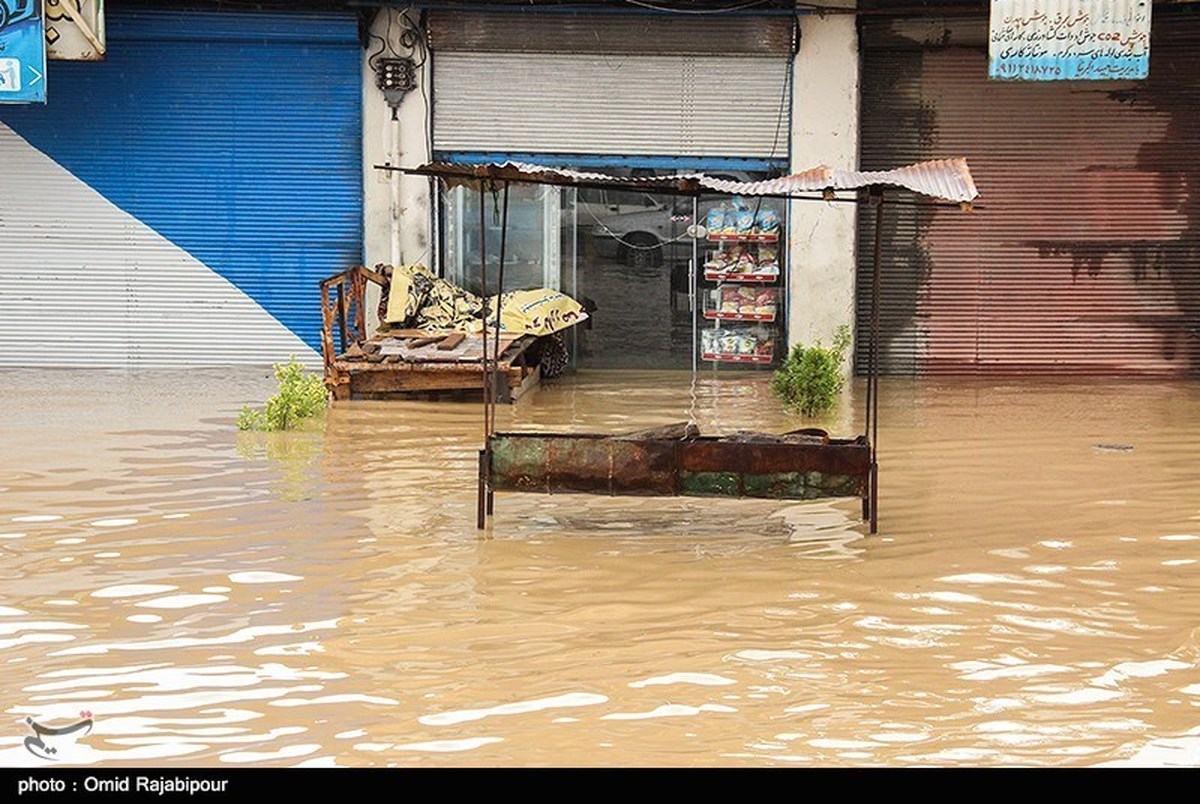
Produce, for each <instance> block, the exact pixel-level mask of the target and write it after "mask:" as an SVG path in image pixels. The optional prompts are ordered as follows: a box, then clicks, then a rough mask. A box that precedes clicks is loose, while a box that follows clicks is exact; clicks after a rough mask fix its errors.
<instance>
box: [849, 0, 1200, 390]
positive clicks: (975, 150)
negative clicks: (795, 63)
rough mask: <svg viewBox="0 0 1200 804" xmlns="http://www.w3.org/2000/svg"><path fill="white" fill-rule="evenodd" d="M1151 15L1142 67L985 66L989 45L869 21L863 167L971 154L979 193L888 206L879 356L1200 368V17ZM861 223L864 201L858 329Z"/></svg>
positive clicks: (900, 361) (1042, 368)
mask: <svg viewBox="0 0 1200 804" xmlns="http://www.w3.org/2000/svg"><path fill="white" fill-rule="evenodd" d="M1155 14H1156V20H1155V30H1154V38H1153V44H1152V47H1151V71H1150V78H1149V80H1147V81H1142V82H1070V83H1065V82H1045V83H1040V82H1036V83H1035V82H1020V83H1018V82H1012V83H1009V82H995V81H989V80H988V79H987V55H986V50H985V49H984V48H983V47H982V46H980V47H936V46H924V47H911V48H904V47H895V46H893V47H887V46H873V45H872V42H873V41H874V37H872V36H871V35H870V34H871V32H870V31H868V32H867V34H868V35H867V36H866V37H865V39H864V42H865V43H866V45H867V46H866V47H865V55H864V70H863V107H862V108H863V139H862V164H863V167H864V168H865V169H875V168H883V167H890V166H894V165H896V164H903V163H907V162H911V161H914V160H917V159H929V158H939V157H944V156H952V155H953V156H966V157H967V159H968V161H969V163H970V165H971V170H972V173H973V174H974V176H975V178H976V181H977V183H978V185H979V188H980V193H981V197H980V199H979V202H980V204H981V205H982V206H983V207H984V208H983V209H981V210H979V211H977V212H976V213H974V214H971V215H963V214H961V213H958V212H956V211H954V210H937V211H930V210H918V209H914V208H905V207H895V208H890V209H889V210H888V213H889V219H888V224H887V225H886V226H885V244H886V245H885V270H884V283H883V284H884V287H883V292H882V294H881V302H882V310H883V330H884V349H883V351H882V355H883V368H884V370H886V371H888V372H891V373H929V374H937V373H989V372H994V373H1005V372H1012V373H1016V372H1022V373H1041V374H1112V375H1157V376H1170V375H1185V374H1192V373H1196V372H1197V371H1198V370H1200V248H1197V246H1198V245H1200V205H1197V204H1196V202H1195V201H1194V200H1192V199H1191V197H1190V189H1189V188H1195V187H1198V186H1200V175H1198V173H1200V168H1197V167H1196V166H1195V165H1196V163H1195V160H1194V154H1195V153H1197V146H1198V145H1200V122H1198V121H1200V90H1198V89H1197V88H1196V86H1195V84H1194V81H1195V76H1197V75H1200V48H1198V47H1197V44H1200V24H1198V23H1197V21H1196V19H1195V17H1194V15H1191V16H1178V15H1169V14H1160V13H1159V11H1158V9H1156V11H1155ZM880 38H882V37H880ZM933 38H934V39H936V37H933ZM869 237H870V215H864V216H862V224H861V229H860V249H859V251H860V269H859V287H860V288H861V289H862V290H861V291H860V294H859V326H860V328H862V329H860V331H863V332H865V331H866V329H865V327H866V326H867V322H868V314H867V311H868V309H869V303H870V280H869V276H870V254H871V250H870V247H869V244H870V240H869ZM864 342H865V339H864ZM864 361H865V354H860V355H859V366H860V368H861V367H863V365H864Z"/></svg>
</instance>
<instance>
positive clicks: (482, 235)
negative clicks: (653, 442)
mask: <svg viewBox="0 0 1200 804" xmlns="http://www.w3.org/2000/svg"><path fill="white" fill-rule="evenodd" d="M483 199H484V189H483V182H480V183H479V284H480V290H481V293H480V295H481V296H483V330H482V331H481V332H480V339H481V340H482V342H483V349H482V365H481V366H480V368H481V369H482V370H481V372H480V374H481V375H482V377H483V449H481V450H480V451H479V492H478V499H477V500H476V524H477V525H478V527H479V529H480V530H482V529H483V525H484V517H485V515H486V505H487V494H488V487H489V486H490V485H491V484H489V483H488V469H489V466H488V464H489V463H490V461H489V460H488V458H489V454H488V450H489V449H490V448H491V439H490V438H489V436H490V435H491V433H490V432H489V426H490V424H491V415H490V411H489V408H488V403H489V402H490V400H491V376H492V375H491V373H490V372H489V371H488V348H487V341H488V339H487V315H488V305H487V290H488V285H487V216H486V215H485V210H484V203H483Z"/></svg>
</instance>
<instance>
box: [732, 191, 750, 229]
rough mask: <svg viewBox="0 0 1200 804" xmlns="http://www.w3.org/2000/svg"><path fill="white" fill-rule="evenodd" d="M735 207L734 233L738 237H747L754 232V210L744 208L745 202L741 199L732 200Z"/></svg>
mask: <svg viewBox="0 0 1200 804" xmlns="http://www.w3.org/2000/svg"><path fill="white" fill-rule="evenodd" d="M734 203H735V204H736V205H737V213H736V218H735V221H736V226H737V228H736V232H737V234H740V235H748V234H750V233H752V232H753V231H754V210H752V209H750V207H748V206H746V202H745V201H742V199H740V198H737V199H734Z"/></svg>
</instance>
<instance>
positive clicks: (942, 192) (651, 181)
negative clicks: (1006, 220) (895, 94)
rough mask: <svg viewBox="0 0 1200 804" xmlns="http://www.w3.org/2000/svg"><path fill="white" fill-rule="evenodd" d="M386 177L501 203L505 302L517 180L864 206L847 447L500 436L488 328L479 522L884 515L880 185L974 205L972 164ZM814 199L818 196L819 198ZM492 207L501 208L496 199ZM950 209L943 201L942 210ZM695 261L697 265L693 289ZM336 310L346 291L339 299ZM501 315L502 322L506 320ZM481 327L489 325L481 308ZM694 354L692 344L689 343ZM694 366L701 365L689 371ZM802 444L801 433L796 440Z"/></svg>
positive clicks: (483, 171)
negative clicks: (587, 502)
mask: <svg viewBox="0 0 1200 804" xmlns="http://www.w3.org/2000/svg"><path fill="white" fill-rule="evenodd" d="M376 167H377V168H378V169H380V170H387V171H398V172H401V173H406V174H412V175H420V176H428V177H431V178H435V179H441V180H442V181H444V182H446V183H448V184H467V185H471V186H474V187H477V188H478V189H479V190H480V192H481V196H482V193H483V192H484V191H490V192H491V193H492V194H493V198H495V197H496V195H499V196H500V198H501V199H502V200H501V201H500V202H499V204H500V244H499V266H500V267H499V277H498V283H497V288H498V289H497V296H496V298H497V306H498V307H499V306H500V304H501V303H502V302H501V301H500V299H501V298H502V293H503V289H504V263H505V246H506V241H507V231H508V190H509V186H510V184H550V185H560V186H573V187H586V188H595V189H617V190H630V189H636V190H642V191H645V192H653V193H666V194H673V195H683V196H691V197H692V199H693V223H697V221H696V219H695V210H696V209H697V204H696V200H697V199H698V198H699V197H700V196H701V195H703V194H705V193H709V194H712V193H721V194H740V195H751V196H760V197H769V198H779V199H785V200H804V201H824V202H843V203H853V204H861V203H864V202H865V203H867V204H869V205H870V207H871V208H873V209H874V212H875V214H874V221H873V224H874V242H873V263H872V274H871V291H872V292H871V313H870V334H869V340H868V349H867V399H866V413H865V421H864V427H863V432H862V434H860V435H858V436H857V437H855V438H849V439H828V438H824V439H815V440H814V439H813V438H811V437H809V436H807V435H805V434H803V433H801V432H797V433H795V434H785V435H784V436H781V437H776V438H772V437H770V436H764V437H762V438H750V439H733V438H721V437H712V436H709V437H702V436H700V435H699V433H698V431H696V430H694V429H691V428H688V429H685V430H684V431H683V433H682V434H672V435H671V436H664V435H662V434H653V433H650V434H647V433H641V434H636V433H635V434H629V435H625V436H619V435H618V436H613V435H608V434H599V433H500V432H497V431H496V388H497V377H498V374H499V368H498V361H497V359H496V358H497V353H498V352H499V338H500V327H499V326H497V327H495V337H496V346H495V348H494V349H493V350H492V353H491V357H490V359H489V356H488V351H487V348H486V344H487V336H486V334H487V332H488V330H487V329H486V328H485V330H484V333H485V337H484V344H485V348H484V358H483V420H484V425H483V432H484V445H483V448H482V449H481V450H480V451H479V475H478V485H477V499H476V502H477V505H476V526H477V527H478V528H479V529H481V530H482V529H483V528H485V527H486V523H487V518H488V517H489V516H491V515H492V513H493V510H494V497H495V492H496V491H497V490H504V491H527V492H538V493H553V492H558V491H578V492H587V493H606V494H610V495H650V496H654V495H658V496H679V495H683V496H725V497H760V498H769V499H812V498H815V497H847V496H857V497H859V498H860V499H861V501H862V517H863V520H864V521H865V522H867V523H868V527H869V532H870V533H872V534H874V533H877V532H878V519H879V461H878V442H879V329H880V303H879V296H880V292H881V264H882V237H883V234H882V233H883V220H884V208H885V206H886V205H887V204H891V203H912V202H905V201H898V200H889V201H885V198H884V188H885V187H888V186H893V187H903V188H905V189H908V190H912V191H914V192H916V193H919V194H922V195H925V196H928V197H931V198H933V199H938V200H940V201H941V202H951V203H952V204H953V205H954V206H956V207H959V208H962V209H964V210H970V209H971V208H972V201H973V199H974V198H975V197H976V196H977V195H978V193H977V191H976V189H975V183H974V180H973V179H972V178H971V175H970V171H969V170H968V168H967V164H966V160H964V159H947V160H935V161H932V162H923V163H920V164H917V165H909V166H907V167H903V168H897V169H895V170H891V171H875V172H857V171H834V170H830V169H829V168H826V167H818V168H813V169H811V170H809V171H805V172H802V173H796V174H792V175H791V176H785V177H783V178H780V179H773V180H767V181H763V182H753V183H739V182H729V181H724V180H718V179H711V178H709V177H706V176H704V175H703V174H691V175H682V176H674V177H667V178H622V177H615V176H607V175H604V174H598V173H583V172H578V171H572V170H563V169H558V168H547V167H542V166H538V165H529V164H524V163H516V162H506V163H503V164H491V165H473V164H458V163H430V164H427V165H424V166H421V167H418V168H400V167H395V166H392V165H377V166H376ZM838 190H865V191H866V196H865V198H862V197H859V196H858V195H857V194H856V195H855V197H853V198H838V197H837V195H836V193H837V191H838ZM814 193H815V195H814ZM494 203H495V202H494ZM939 205H945V204H939ZM484 207H485V204H484V203H483V202H482V200H481V202H480V204H479V218H480V221H479V222H480V238H481V241H480V249H479V251H480V276H481V281H482V283H483V295H484V297H485V298H486V297H487V289H488V277H487V246H486V232H487V226H486V221H485V220H484ZM695 270H696V260H695V259H693V261H692V287H693V289H694V288H695V285H696V279H695ZM338 298H339V304H340V298H341V297H340V295H339V297H338ZM500 312H501V311H500V310H499V309H497V311H496V321H497V322H499V321H500ZM483 314H484V320H485V321H486V320H487V319H488V310H487V307H486V303H485V308H484V313H483ZM693 346H694V344H693ZM694 371H695V367H694V365H693V372H694ZM792 436H794V437H792Z"/></svg>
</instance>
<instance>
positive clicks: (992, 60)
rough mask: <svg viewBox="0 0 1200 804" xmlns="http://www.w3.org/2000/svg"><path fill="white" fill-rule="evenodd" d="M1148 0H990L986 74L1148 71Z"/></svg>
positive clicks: (1104, 77)
mask: <svg viewBox="0 0 1200 804" xmlns="http://www.w3.org/2000/svg"><path fill="white" fill-rule="evenodd" d="M1150 4H1151V0H991V24H990V28H989V32H988V34H989V36H988V77H989V78H997V79H1001V80H1009V81H1088V80H1091V81H1115V80H1129V79H1138V78H1145V77H1147V76H1148V75H1149V74H1150Z"/></svg>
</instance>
